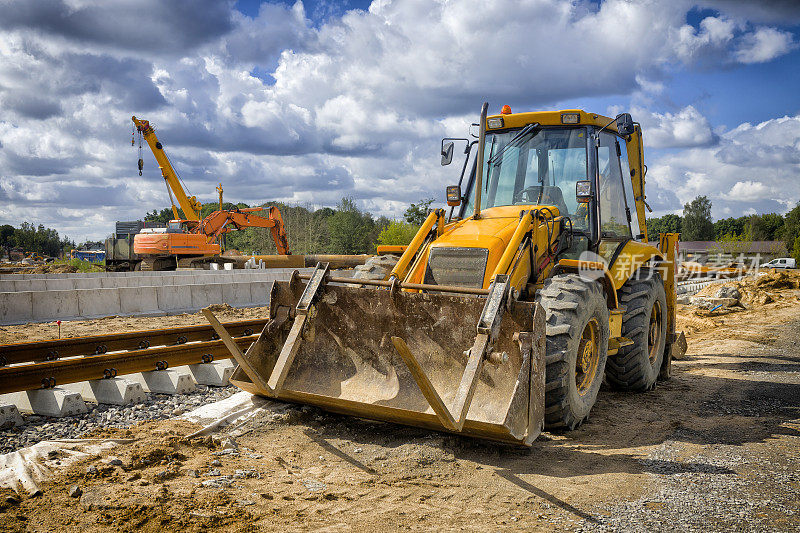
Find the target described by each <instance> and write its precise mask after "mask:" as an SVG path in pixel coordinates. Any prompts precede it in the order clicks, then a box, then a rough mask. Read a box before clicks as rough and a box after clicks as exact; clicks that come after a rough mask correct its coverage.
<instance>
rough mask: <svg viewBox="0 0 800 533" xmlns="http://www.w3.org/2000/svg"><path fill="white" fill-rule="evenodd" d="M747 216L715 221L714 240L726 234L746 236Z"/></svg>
mask: <svg viewBox="0 0 800 533" xmlns="http://www.w3.org/2000/svg"><path fill="white" fill-rule="evenodd" d="M746 222H747V217H739V218H733V217H731V218H722V219H720V220H717V221H716V222H714V240H716V241H718V240H720V239H722V238H723V237H725V236H726V235H729V236H734V235H738V236H741V237H744V234H745V232H744V228H745V224H746Z"/></svg>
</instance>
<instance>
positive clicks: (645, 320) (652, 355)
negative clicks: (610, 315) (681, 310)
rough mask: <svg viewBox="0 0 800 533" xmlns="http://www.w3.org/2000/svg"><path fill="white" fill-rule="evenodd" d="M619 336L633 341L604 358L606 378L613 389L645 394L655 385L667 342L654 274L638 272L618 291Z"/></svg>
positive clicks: (664, 308)
mask: <svg viewBox="0 0 800 533" xmlns="http://www.w3.org/2000/svg"><path fill="white" fill-rule="evenodd" d="M620 303H621V304H622V305H624V306H625V314H624V315H623V316H622V336H623V337H627V338H629V339H631V340H632V341H633V344H631V345H629V346H623V347H622V348H620V350H619V352H617V354H616V355H611V356H609V357H608V364H607V365H606V377H607V378H608V382H609V384H610V385H612V386H613V387H614V388H617V389H620V390H627V391H646V390H650V389H652V388H653V387H655V385H656V380H657V379H658V374H659V372H660V371H661V363H662V362H663V360H664V348H665V346H666V340H667V295H666V292H664V283H663V282H662V281H661V276H660V275H659V274H658V272H657V271H656V270H654V269H651V268H641V269H639V271H638V272H637V273H636V274H635V275H634V277H632V278H631V279H629V280H628V281H626V282H625V285H623V286H622V288H621V289H620Z"/></svg>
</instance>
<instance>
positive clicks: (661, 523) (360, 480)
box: [0, 290, 800, 531]
mask: <svg viewBox="0 0 800 533" xmlns="http://www.w3.org/2000/svg"><path fill="white" fill-rule="evenodd" d="M783 296H784V297H783V298H781V299H780V300H779V301H775V302H772V303H770V304H769V305H764V306H762V307H759V308H757V309H751V310H747V311H741V312H735V313H730V314H725V315H723V316H717V317H713V316H712V317H709V316H705V315H707V313H706V314H703V313H695V312H693V311H691V310H689V309H687V308H682V310H681V316H682V318H681V325H682V327H683V328H684V329H686V330H688V331H690V332H691V333H690V335H689V339H688V340H689V357H688V358H687V359H685V360H683V361H679V362H676V363H675V365H674V377H673V378H672V379H671V380H670V381H667V382H664V383H661V384H659V386H658V387H657V388H656V390H654V391H651V392H648V393H644V394H625V393H617V392H612V391H609V390H603V391H602V392H601V394H600V398H599V401H598V403H597V405H596V407H595V409H594V410H593V413H592V418H591V419H590V420H589V422H588V423H586V424H585V425H584V426H582V427H581V428H580V429H578V430H577V431H573V432H570V433H566V434H563V435H554V434H545V435H544V436H543V437H542V438H540V439H539V440H538V441H537V442H536V443H535V444H534V446H533V447H532V448H531V449H529V450H528V449H517V448H512V447H508V446H502V445H496V444H492V443H486V442H481V441H477V440H472V439H465V438H460V437H455V436H451V435H447V434H442V433H433V432H428V431H424V430H419V429H414V428H407V427H402V426H395V425H391V424H385V423H376V422H369V421H363V420H357V419H352V418H347V417H342V416H337V415H331V414H327V413H324V412H322V411H319V410H317V409H315V408H310V407H303V408H300V407H298V406H291V405H286V404H278V403H274V402H271V403H269V405H270V406H271V408H270V409H266V410H264V411H263V412H262V413H261V414H260V415H258V416H257V417H255V418H253V419H251V420H249V421H248V422H247V423H246V424H245V425H243V426H241V427H239V428H237V429H235V430H233V431H234V440H235V442H236V445H237V450H236V452H233V453H231V452H230V451H225V450H224V449H223V448H222V447H221V444H220V443H219V442H217V443H215V442H214V441H212V440H211V439H205V440H204V439H193V440H192V441H188V442H187V441H186V440H185V439H182V438H181V437H182V436H184V435H187V434H189V433H190V432H192V431H193V430H194V429H196V426H193V425H192V424H189V423H188V422H178V421H166V422H157V423H146V424H143V425H141V426H137V427H135V428H132V429H131V430H127V431H126V430H120V431H115V432H107V433H106V434H107V435H112V434H113V435H117V436H119V435H120V434H124V435H126V436H130V437H133V438H135V439H136V441H135V442H134V443H133V444H129V445H123V446H119V447H118V448H116V449H114V450H112V452H111V453H112V454H113V456H114V457H117V458H119V459H120V460H121V461H122V464H121V466H112V465H109V464H107V462H108V461H109V459H110V456H109V457H102V458H96V459H93V460H91V461H86V462H83V463H80V464H78V465H76V466H74V467H71V468H70V469H68V470H67V471H65V472H64V473H63V474H62V475H60V476H58V477H57V478H56V479H54V480H53V481H52V482H49V483H46V484H45V485H44V486H43V493H42V495H40V496H38V497H35V498H28V499H22V501H20V502H17V503H14V502H12V503H9V502H5V498H3V502H0V529H2V530H10V531H16V530H19V531H55V530H59V531H82V530H88V529H90V528H91V529H92V530H95V531H118V530H123V531H128V530H130V531H133V530H136V531H163V530H183V531H202V530H219V531H230V530H232V531H239V530H241V531H260V530H265V531H274V530H309V529H313V530H318V529H321V530H328V531H338V530H351V529H355V530H367V531H375V530H384V531H394V530H399V529H415V530H431V529H444V530H462V529H466V530H479V529H480V530H486V529H490V530H494V529H511V530H525V531H552V530H583V531H596V530H601V531H602V530H609V531H612V530H625V531H673V530H684V531H729V530H748V531H790V530H796V529H798V528H799V527H800V503H798V502H800V467H798V465H800V291H797V290H793V291H787V292H785V293H784V294H783ZM221 436H222V437H223V438H224V437H225V434H224V433H223V434H222V435H221ZM92 467H95V468H96V469H97V470H96V472H95V471H94V470H91V469H92ZM87 468H88V469H90V472H91V473H87ZM195 474H197V476H198V477H194V476H195ZM74 485H78V486H79V487H81V490H82V491H83V495H82V496H80V498H71V497H70V496H69V495H68V492H69V489H70V488H71V487H72V486H74Z"/></svg>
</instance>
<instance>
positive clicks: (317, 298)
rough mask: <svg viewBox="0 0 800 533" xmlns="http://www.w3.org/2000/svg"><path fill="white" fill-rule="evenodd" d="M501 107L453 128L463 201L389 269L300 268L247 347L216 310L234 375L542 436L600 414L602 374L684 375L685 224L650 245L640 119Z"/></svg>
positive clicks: (372, 406) (344, 400)
mask: <svg viewBox="0 0 800 533" xmlns="http://www.w3.org/2000/svg"><path fill="white" fill-rule="evenodd" d="M487 108H488V105H487V104H484V105H483V108H482V110H481V116H480V124H478V125H476V126H478V135H477V139H474V140H473V139H444V140H443V141H442V164H449V163H450V162H451V161H452V158H453V152H454V146H455V143H457V142H458V143H460V142H464V143H465V150H464V153H465V156H466V157H465V161H464V165H463V167H462V172H461V181H460V182H459V185H455V186H451V187H447V191H446V192H447V203H448V205H449V206H451V210H450V214H449V216H448V215H446V214H445V210H444V209H437V210H434V211H433V212H431V213H430V215H429V216H428V218H427V220H426V221H425V223H424V224H423V225H422V227H421V228H420V230H419V232H418V233H417V234H416V236H415V237H414V239H413V240H412V242H411V243H410V245H409V246H408V247H407V248H406V249H405V251H404V252H403V254H402V256H401V258H400V260H399V261H398V263H397V265H396V266H395V267H394V269H393V270H392V272H391V274H390V275H389V276H387V279H385V280H353V279H351V278H344V277H335V276H333V275H332V274H331V272H330V269H329V267H328V265H327V264H322V263H320V264H318V265H317V266H316V268H315V270H314V272H313V273H312V274H310V275H298V274H297V272H295V275H294V276H293V277H292V279H291V281H288V282H276V283H275V284H274V285H273V286H272V289H271V294H270V300H269V301H270V304H269V319H270V320H269V321H268V323H267V324H266V326H265V327H264V330H263V331H262V332H261V335H260V337H259V338H258V340H257V341H256V342H254V343H253V344H252V345H251V346H250V347H249V349H248V350H247V351H246V352H245V353H242V352H241V351H239V349H238V348H237V347H236V345H235V344H234V343H233V342H232V341H231V340H230V337H229V336H228V335H227V333H226V332H225V330H224V329H223V328H222V326H220V325H219V322H218V321H217V320H216V318H215V317H214V316H213V314H212V313H211V312H210V311H208V310H206V311H205V313H206V317H207V318H208V320H209V321H210V322H211V323H212V325H213V326H214V327H215V329H216V330H217V332H218V333H219V335H220V337H221V338H222V339H223V340H224V341H226V344H227V345H228V347H229V348H230V349H231V352H232V354H233V356H234V358H235V359H236V360H237V362H238V363H239V366H238V368H237V370H236V371H235V373H234V375H233V379H232V380H231V381H232V382H233V383H235V384H236V385H238V386H239V387H240V388H242V389H244V390H247V391H250V392H252V393H254V394H259V395H263V396H267V397H271V398H278V399H282V400H286V401H290V402H299V403H307V404H312V405H316V406H319V407H321V408H323V409H327V410H330V411H334V412H338V413H345V414H350V415H354V416H359V417H364V418H373V419H379V420H385V421H390V422H396V423H401V424H409V425H414V426H421V427H426V428H431V429H435V430H443V431H450V432H454V433H461V434H465V435H471V436H476V437H481V438H487V439H492V440H498V441H504V442H511V443H518V444H523V445H530V444H531V442H533V440H534V439H535V438H536V437H537V436H538V435H539V433H540V432H541V430H542V428H543V427H545V428H549V429H553V430H559V429H561V430H564V429H573V428H575V427H577V426H578V425H580V424H581V423H582V422H583V421H585V420H586V419H587V417H588V416H589V412H590V410H591V408H592V406H593V405H594V403H595V400H596V398H597V395H598V391H599V389H600V385H601V383H602V381H603V380H604V378H605V379H606V380H607V382H608V384H609V385H610V386H611V387H614V388H617V389H622V390H629V391H645V390H649V389H651V388H653V387H654V386H655V385H656V381H657V380H658V379H659V377H660V378H666V377H668V376H669V371H670V362H671V359H672V355H673V350H675V351H677V350H683V349H685V340H684V339H683V337H682V336H679V335H676V333H675V300H676V297H675V268H674V261H675V258H676V253H677V246H678V235H677V234H662V235H660V236H659V237H658V245H657V246H652V245H649V244H648V234H647V228H646V226H645V208H646V206H647V204H646V202H645V195H644V185H645V171H646V167H645V165H644V163H643V153H642V133H641V128H640V127H639V124H637V123H634V122H633V120H632V119H631V116H630V115H629V114H627V113H624V114H621V115H619V116H617V117H616V118H615V119H612V118H608V117H604V116H601V115H596V114H591V113H586V112H584V111H580V110H565V111H553V112H536V113H516V114H515V113H512V112H511V109H510V108H509V107H508V106H504V107H503V109H502V112H501V113H500V114H498V115H492V116H487ZM470 162H471V164H470ZM467 169H469V172H466V171H467ZM462 185H464V190H465V192H464V193H462ZM354 285H357V286H354Z"/></svg>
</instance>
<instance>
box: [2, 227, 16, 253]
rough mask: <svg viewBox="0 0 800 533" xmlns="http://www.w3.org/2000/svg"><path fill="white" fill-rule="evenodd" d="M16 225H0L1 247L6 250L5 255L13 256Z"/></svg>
mask: <svg viewBox="0 0 800 533" xmlns="http://www.w3.org/2000/svg"><path fill="white" fill-rule="evenodd" d="M14 231H16V230H15V229H14V226H12V225H10V224H3V225H2V226H0V247H2V248H3V250H5V255H6V256H8V257H11V249H12V248H13V247H14Z"/></svg>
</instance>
